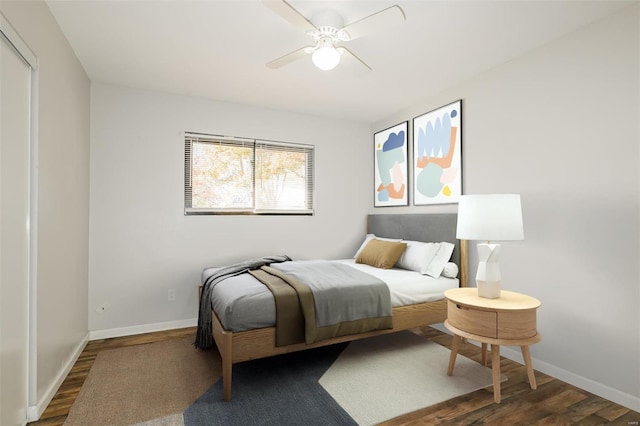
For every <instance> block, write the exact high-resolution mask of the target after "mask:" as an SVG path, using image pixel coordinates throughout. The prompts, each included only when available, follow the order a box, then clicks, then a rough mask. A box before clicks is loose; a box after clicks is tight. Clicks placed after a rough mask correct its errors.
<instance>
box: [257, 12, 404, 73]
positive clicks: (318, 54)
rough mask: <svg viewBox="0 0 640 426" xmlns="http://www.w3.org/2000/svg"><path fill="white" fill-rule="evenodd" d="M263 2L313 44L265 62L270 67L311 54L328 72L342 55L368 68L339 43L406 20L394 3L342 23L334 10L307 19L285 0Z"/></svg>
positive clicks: (278, 66) (318, 64)
mask: <svg viewBox="0 0 640 426" xmlns="http://www.w3.org/2000/svg"><path fill="white" fill-rule="evenodd" d="M262 3H263V4H264V5H265V6H267V7H268V8H269V9H271V10H272V11H274V12H275V13H276V14H278V15H279V16H280V17H282V18H283V19H284V20H286V21H287V22H289V23H290V24H291V25H293V26H294V27H296V28H298V29H300V30H302V31H304V32H305V33H306V34H307V35H309V36H310V37H311V39H312V40H313V43H314V44H313V45H309V46H304V47H301V48H300V49H297V50H294V51H293V52H290V53H287V54H286V55H284V56H281V57H279V58H277V59H274V60H273V61H271V62H268V63H267V67H269V68H280V67H282V66H285V65H287V64H289V63H291V62H293V61H295V60H298V59H301V58H303V57H305V56H307V55H311V59H312V61H313V63H314V64H315V65H316V66H317V67H318V68H320V69H321V70H324V71H328V70H331V69H333V68H335V67H336V66H337V65H338V63H339V62H340V58H341V56H347V57H351V58H353V59H355V61H356V62H357V63H360V64H362V65H363V66H364V67H366V69H367V70H368V71H371V67H370V66H369V65H367V64H366V63H365V62H364V61H363V60H362V59H360V58H359V57H358V56H356V55H355V54H354V53H353V52H352V51H351V50H349V49H348V48H346V47H344V46H341V45H340V43H343V42H348V41H351V40H354V39H356V38H358V37H362V36H365V35H368V34H371V33H373V32H376V31H381V30H384V29H386V28H389V27H391V26H394V25H397V24H399V23H402V22H404V21H405V19H406V17H405V14H404V11H403V10H402V8H401V7H400V6H397V5H395V6H391V7H388V8H386V9H383V10H381V11H379V12H376V13H374V14H372V15H369V16H367V17H365V18H362V19H360V20H358V21H355V22H353V23H351V24H348V25H346V26H345V25H344V22H343V20H342V17H341V16H340V15H339V14H338V13H337V12H335V11H333V10H324V11H322V12H320V13H318V14H317V15H314V16H313V17H312V18H311V19H307V18H306V17H305V16H304V15H303V14H301V13H300V12H298V10H296V9H295V8H294V7H293V6H291V5H290V4H289V3H288V2H287V1H286V0H262Z"/></svg>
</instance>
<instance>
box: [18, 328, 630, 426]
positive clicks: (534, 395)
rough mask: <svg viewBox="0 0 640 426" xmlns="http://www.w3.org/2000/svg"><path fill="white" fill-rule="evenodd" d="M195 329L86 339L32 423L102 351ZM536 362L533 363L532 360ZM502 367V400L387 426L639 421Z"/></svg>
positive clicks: (421, 414)
mask: <svg viewBox="0 0 640 426" xmlns="http://www.w3.org/2000/svg"><path fill="white" fill-rule="evenodd" d="M414 331H415V332H416V333H418V334H422V335H424V336H425V337H427V338H428V339H430V340H432V341H434V342H436V343H439V344H441V345H443V346H445V347H448V348H450V347H451V341H452V338H451V336H449V335H448V334H445V333H442V332H440V331H438V330H436V329H434V328H431V327H424V328H421V329H418V330H414ZM194 333H195V329H194V328H186V329H180V330H172V331H164V332H158V333H148V334H141V335H137V336H129V337H119V338H114V339H105V340H95V341H91V342H89V343H88V344H87V347H86V348H85V349H84V351H82V354H81V355H80V358H79V359H78V361H77V362H76V363H75V365H74V366H73V368H72V369H71V372H70V373H69V375H68V376H67V378H66V379H65V381H64V383H63V384H62V386H61V387H60V389H59V390H58V392H57V393H56V395H55V397H54V398H53V400H52V401H51V404H49V406H48V407H47V409H46V410H45V412H44V413H43V415H42V418H41V419H40V420H39V421H37V422H33V423H29V425H62V424H63V423H64V421H65V419H66V417H67V414H68V413H69V408H70V407H71V405H72V404H73V401H74V400H75V398H76V396H77V395H78V392H80V388H81V387H82V384H83V383H84V380H85V378H86V377H87V375H88V374H89V370H90V369H91V365H92V364H93V361H94V360H95V358H96V356H97V355H98V353H99V352H100V351H103V350H107V349H114V348H118V347H123V346H132V345H143V344H147V343H152V342H157V341H161V340H167V339H174V338H180V337H185V336H191V335H194ZM459 353H460V354H461V355H464V356H466V357H468V358H471V359H474V360H476V361H478V362H480V355H481V354H480V349H479V348H478V347H477V346H475V345H472V344H470V343H463V344H461V346H460V350H459ZM534 367H535V365H534ZM500 368H501V371H502V373H503V374H505V375H506V376H507V377H508V380H507V381H506V382H503V383H502V402H501V403H500V404H494V403H493V388H492V387H489V388H486V389H481V390H479V391H476V392H472V393H470V394H467V395H463V396H460V397H458V398H454V399H451V400H448V401H445V402H443V403H440V404H437V405H434V406H431V407H427V408H424V409H422V410H419V411H416V412H413V413H409V414H406V415H404V416H401V417H397V418H395V419H392V420H390V421H388V422H385V423H384V425H385V426H397V425H432V424H456V425H480V424H488V425H581V426H582V425H600V424H614V425H625V426H629V425H636V426H637V425H638V424H639V422H640V413H638V412H635V411H632V410H629V409H628V408H625V407H623V406H620V405H618V404H615V403H613V402H611V401H608V400H606V399H603V398H600V397H598V396H595V395H593V394H591V393H589V392H586V391H584V390H582V389H579V388H576V387H575V386H571V385H569V384H567V383H564V382H562V381H560V380H558V379H555V378H553V377H550V376H547V375H545V374H542V373H540V372H537V371H536V373H535V374H536V381H537V383H538V388H537V389H536V390H531V389H530V387H529V381H528V378H527V372H526V370H525V368H524V366H522V365H520V364H518V363H516V362H513V361H510V360H508V359H505V358H502V360H501V362H500Z"/></svg>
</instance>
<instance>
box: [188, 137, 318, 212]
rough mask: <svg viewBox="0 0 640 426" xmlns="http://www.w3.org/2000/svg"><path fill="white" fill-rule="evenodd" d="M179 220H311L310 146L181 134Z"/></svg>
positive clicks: (311, 152)
mask: <svg viewBox="0 0 640 426" xmlns="http://www.w3.org/2000/svg"><path fill="white" fill-rule="evenodd" d="M184 141H185V162H184V173H185V176H184V178H185V181H184V182H185V183H184V205H185V209H184V210H185V214H188V215H189V214H307V215H309V214H313V151H314V147H313V146H311V145H297V144H290V143H284V142H274V141H262V140H254V139H241V138H230V137H221V136H213V135H203V134H196V133H186V134H185V139H184Z"/></svg>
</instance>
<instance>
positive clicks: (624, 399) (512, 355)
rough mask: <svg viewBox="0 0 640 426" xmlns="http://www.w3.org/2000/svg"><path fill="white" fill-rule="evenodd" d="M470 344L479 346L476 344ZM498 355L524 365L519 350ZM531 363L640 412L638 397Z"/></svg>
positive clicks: (502, 350)
mask: <svg viewBox="0 0 640 426" xmlns="http://www.w3.org/2000/svg"><path fill="white" fill-rule="evenodd" d="M432 327H433V328H435V329H437V330H440V331H442V332H444V333H447V334H451V332H450V331H449V330H447V329H446V328H445V327H444V325H443V324H435V325H432ZM470 342H471V343H473V344H475V345H477V346H479V344H478V343H477V342H474V341H470ZM500 355H502V356H504V357H505V358H508V359H510V360H512V361H515V362H517V363H519V364H524V360H523V359H522V352H521V351H519V350H516V349H512V348H509V347H500ZM531 361H532V362H533V368H534V369H535V370H538V371H540V372H542V373H544V374H548V375H549V376H552V377H555V378H556V379H559V380H562V381H563V382H566V383H569V384H570V385H573V386H576V387H579V388H580V389H584V390H586V391H587V392H591V393H592V394H594V395H598V396H600V397H602V398H605V399H608V400H609V401H613V402H615V403H616V404H620V405H623V406H625V407H627V408H630V409H632V410H634V411H640V397H637V396H633V395H630V394H628V393H625V392H622V391H619V390H617V389H614V388H612V387H610V386H607V385H604V384H602V383H598V382H596V381H593V380H591V379H587V378H586V377H582V376H579V375H578V374H575V373H572V372H570V371H567V370H565V369H563V368H560V367H556V366H555V365H552V364H549V363H548V362H544V361H540V360H539V359H537V358H532V359H531Z"/></svg>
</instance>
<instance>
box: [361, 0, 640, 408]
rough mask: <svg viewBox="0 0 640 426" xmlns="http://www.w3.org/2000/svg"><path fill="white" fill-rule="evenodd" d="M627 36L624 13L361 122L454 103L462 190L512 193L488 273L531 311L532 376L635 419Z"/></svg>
mask: <svg viewBox="0 0 640 426" xmlns="http://www.w3.org/2000/svg"><path fill="white" fill-rule="evenodd" d="M638 28H639V11H638V5H637V4H636V5H634V6H632V7H629V8H627V9H625V10H623V11H622V12H619V13H617V14H615V15H613V16H611V17H609V18H606V19H604V20H601V21H598V22H596V23H594V24H592V25H590V26H588V27H585V28H583V29H581V30H579V31H577V32H575V33H572V34H570V35H568V36H566V37H564V38H561V39H558V40H556V41H554V42H551V43H549V44H547V45H545V46H542V47H540V48H538V49H535V50H533V51H531V52H529V53H528V54H526V55H523V56H522V57H520V58H517V59H514V60H512V61H510V62H508V63H506V64H504V65H502V66H499V67H496V68H494V69H492V70H490V71H487V72H485V73H483V74H481V75H478V76H476V77H475V78H473V79H471V80H469V81H467V82H465V83H463V84H460V85H457V86H455V87H452V88H450V89H449V90H446V91H445V92H443V93H441V94H439V95H438V96H435V97H433V98H430V99H425V100H424V102H422V103H420V104H418V105H414V106H413V107H411V108H409V109H407V110H405V111H401V112H399V113H398V114H396V115H394V116H393V117H389V118H388V119H386V120H383V121H380V122H378V123H375V125H374V130H380V129H384V128H386V127H388V126H390V125H393V124H395V123H397V122H400V121H403V120H407V119H409V120H411V118H413V117H415V116H417V115H420V114H422V113H424V112H427V111H430V110H432V109H435V108H437V107H439V106H441V105H444V104H447V103H449V102H452V101H454V100H456V99H463V114H464V115H463V122H464V124H463V126H464V129H463V143H462V149H463V170H464V176H463V182H464V189H463V191H464V193H466V194H476V193H478V194H480V193H519V194H521V196H522V208H523V220H524V227H525V240H524V241H519V242H505V243H503V247H502V250H501V262H500V263H501V269H502V273H503V279H502V281H503V288H504V289H507V290H512V291H518V292H522V293H526V294H529V295H532V296H535V297H537V298H539V299H540V300H541V301H542V307H541V308H540V310H539V313H538V327H539V331H540V332H541V334H542V342H541V343H539V344H537V345H535V346H533V347H532V355H533V357H534V358H535V360H534V367H535V368H538V369H540V370H542V371H546V372H548V373H550V374H553V375H554V376H556V377H559V378H561V379H563V380H566V381H569V382H572V383H574V384H577V385H578V386H581V387H583V388H586V389H589V390H592V391H593V392H596V393H599V394H601V395H604V396H606V397H609V398H610V399H614V400H616V401H618V402H622V403H625V404H626V405H627V406H632V407H634V408H635V409H636V410H638V409H640V363H639V362H638V360H639V359H640V347H639V345H640V340H639V336H640V316H639V312H640V311H639V310H638V305H639V301H640V295H639V288H640V280H639V278H640V276H639V271H638V261H639V259H640V252H639V241H640V240H639V220H640V215H639V211H638V205H639V195H640V194H639V176H638V169H639V166H640V164H639V158H638V147H639V128H638V117H639V113H640V110H639V106H638V104H639V94H640V87H639V82H638V80H639V76H640V69H639V63H640V61H639V56H640V55H639V50H640V46H639V41H638V40H639V30H638ZM456 209H457V206H455V205H450V206H439V207H433V208H429V207H407V208H398V209H397V211H398V212H409V211H439V210H445V211H456ZM370 210H371V211H372V212H373V211H374V209H370ZM385 212H386V211H385ZM476 265H477V255H476V253H475V247H474V246H473V245H472V246H471V262H470V269H471V271H470V276H471V277H472V281H473V277H475V269H476ZM507 353H508V354H510V355H511V356H514V357H516V358H518V357H519V355H518V354H517V352H515V351H512V352H510V353H509V352H507Z"/></svg>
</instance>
